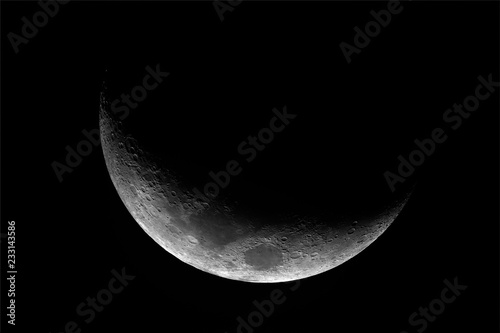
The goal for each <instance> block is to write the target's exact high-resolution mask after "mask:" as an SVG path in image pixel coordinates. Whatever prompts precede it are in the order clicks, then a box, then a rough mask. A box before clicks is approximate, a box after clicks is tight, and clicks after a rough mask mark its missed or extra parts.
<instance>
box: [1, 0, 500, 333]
mask: <svg viewBox="0 0 500 333" xmlns="http://www.w3.org/2000/svg"><path fill="white" fill-rule="evenodd" d="M388 4H389V5H388ZM58 6H59V9H58V12H57V13H53V15H52V16H53V17H49V18H48V21H47V23H46V24H45V25H43V26H41V27H39V28H37V30H38V31H37V32H36V33H34V32H33V31H31V33H33V36H31V37H30V38H26V39H23V42H18V43H17V44H16V42H15V41H14V42H13V40H15V39H13V38H14V37H12V36H13V34H10V33H14V34H16V35H17V36H22V34H23V32H22V27H23V24H25V21H23V19H22V18H23V17H26V19H27V20H28V21H30V22H33V15H34V14H35V13H37V12H38V11H40V10H41V7H40V5H39V4H38V3H37V2H10V1H9V2H3V1H2V4H1V31H2V43H1V46H2V47H1V83H2V92H1V108H2V113H1V116H2V121H1V124H2V128H1V139H2V145H1V154H2V156H1V162H2V164H1V167H2V168H1V177H2V180H1V184H2V188H1V190H2V195H1V198H2V203H1V209H2V211H1V213H2V215H1V223H2V234H6V233H7V232H8V231H7V226H8V223H7V222H8V221H12V220H14V221H15V224H16V230H15V232H16V243H15V246H16V269H17V275H16V295H15V302H16V303H15V304H16V317H15V323H16V325H15V326H12V325H10V324H8V323H7V321H8V320H9V317H7V312H6V307H7V306H8V302H9V299H10V297H7V295H8V287H9V285H8V283H6V281H7V280H6V278H7V277H8V274H7V273H6V271H7V270H8V269H7V265H6V263H7V246H8V242H7V238H2V239H1V249H2V252H1V253H2V256H1V259H0V262H1V263H2V280H1V281H2V284H1V288H2V289H1V298H2V307H1V308H2V310H1V311H0V313H1V316H2V318H1V322H2V331H3V330H5V331H13V332H14V331H16V332H17V331H19V332H26V331H28V330H34V329H36V330H37V331H38V332H53V333H55V332H75V333H77V332H82V333H85V332H110V331H111V332H122V331H123V332H128V331H132V332H193V333H205V332H207V333H211V332H217V333H225V332H227V333H230V332H240V333H252V332H255V333H264V332H273V333H276V332H318V333H319V332H321V333H323V332H342V333H347V332H394V333H400V332H408V333H413V332H420V333H421V332H424V331H425V332H429V333H431V332H458V331H460V332H491V331H493V330H495V331H496V329H498V322H499V302H498V295H499V289H498V286H499V283H498V281H499V270H498V263H499V258H498V253H499V249H498V235H499V230H498V225H499V224H498V223H499V219H498V202H499V196H498V184H499V179H498V170H499V164H498V152H499V147H498V142H499V140H498V139H499V138H498V124H499V119H498V110H499V92H498V90H499V89H500V87H499V86H498V83H497V82H498V81H499V78H500V76H499V66H498V59H499V29H498V28H499V24H498V23H499V21H498V13H499V4H498V3H495V2H481V3H468V2H456V3H451V2H442V3H441V2H436V3H430V2H416V1H414V2H411V3H410V2H402V3H401V4H399V5H397V4H393V3H388V2H335V1H332V2H328V1H317V2H305V1H290V2H288V1H269V2H265V1H242V2H241V3H239V4H237V5H235V6H234V7H227V8H231V10H228V11H226V12H224V13H223V18H224V20H223V21H221V20H220V17H219V15H218V13H217V11H216V9H215V7H214V4H213V3H212V2H211V1H203V2H194V1H190V2H179V1H155V2H132V1H130V2H118V1H108V2H97V1H88V2H86V1H71V2H68V3H67V4H60V5H58ZM220 6H230V5H229V4H228V3H226V2H220ZM388 6H389V7H390V8H392V10H394V11H395V12H396V11H397V13H395V14H392V15H391V19H390V22H388V23H387V24H386V26H385V27H382V28H381V29H380V31H377V32H375V33H373V37H369V38H370V40H369V42H367V43H366V44H367V45H361V46H362V47H360V46H359V45H358V47H357V48H356V51H355V52H352V53H350V54H349V58H350V59H349V62H348V61H347V59H346V56H345V54H344V53H343V51H342V48H341V47H340V45H341V43H346V44H349V45H350V46H349V47H352V48H355V47H356V43H358V44H359V43H362V41H361V40H357V41H356V40H355V35H356V34H357V30H355V27H358V28H359V29H361V30H362V31H364V29H365V25H366V24H367V23H368V22H370V21H373V20H374V16H373V14H372V13H371V11H374V13H379V12H380V11H382V10H388ZM391 6H394V7H391ZM221 8H222V7H221ZM28 30H29V28H28ZM26 32H27V33H29V32H30V31H25V33H26ZM23 38H24V37H23ZM361 39H362V38H361ZM18 41H19V40H18ZM13 44H16V45H17V46H16V47H17V48H18V52H15V50H14V49H15V47H13ZM346 44H343V45H344V46H345V45H346ZM147 66H150V67H151V68H156V66H159V68H161V70H162V71H165V72H168V73H169V75H168V76H167V77H165V78H164V79H163V82H161V83H160V84H159V85H158V87H157V88H155V89H153V90H151V91H149V92H148V97H147V98H146V99H145V100H144V101H143V102H141V103H139V106H138V107H135V108H130V110H129V116H128V118H127V119H126V122H128V123H127V124H128V126H130V128H132V129H133V131H135V133H136V135H137V137H138V138H140V139H141V140H143V141H144V142H147V143H148V144H149V145H150V147H152V149H154V150H158V151H161V152H162V153H164V154H165V156H169V154H170V155H173V156H174V155H175V156H176V157H180V158H182V159H184V160H186V161H188V162H189V163H190V164H192V165H198V166H201V167H202V168H205V169H206V170H220V169H222V168H223V167H224V165H225V163H226V162H227V161H229V160H231V159H233V158H236V157H237V156H238V151H237V147H238V144H239V143H240V142H241V141H242V140H244V139H245V138H246V137H247V136H248V135H251V134H256V133H257V132H258V131H259V129H261V128H262V127H264V126H267V124H268V122H269V119H270V117H271V116H272V109H273V108H277V109H280V110H281V109H282V108H283V107H284V106H286V108H287V110H288V111H289V112H290V113H292V114H296V115H297V117H296V118H295V119H294V120H293V121H292V122H291V124H290V125H289V126H287V127H286V129H285V130H284V131H283V132H281V133H279V135H276V138H275V139H274V141H273V142H272V143H270V144H269V146H268V147H267V146H266V149H264V150H263V151H262V152H259V154H258V155H257V157H256V158H255V161H253V162H251V163H248V165H244V166H243V172H242V175H241V176H238V177H237V178H235V179H234V184H235V185H234V186H235V188H236V187H237V186H240V187H239V188H240V189H241V188H245V187H244V186H243V185H242V184H255V185H257V186H263V187H266V188H269V189H270V191H271V190H272V191H276V192H277V193H279V192H281V193H287V194H291V195H293V197H294V200H296V201H297V202H302V203H304V204H306V205H311V206H315V207H320V208H321V209H322V210H328V211H332V212H335V213H338V214H345V213H346V212H353V211H355V212H359V213H363V212H368V211H370V209H375V208H376V207H379V206H380V205H383V204H385V203H387V202H389V201H391V200H393V198H394V197H397V196H398V195H401V194H402V193H404V191H405V190H406V189H407V188H408V187H409V186H411V185H413V184H415V189H414V192H413V194H412V196H411V198H410V200H409V202H408V204H407V206H406V207H405V208H404V209H403V211H402V213H401V214H400V216H399V217H398V218H397V219H396V220H395V222H394V223H393V224H392V225H391V226H390V227H389V228H388V229H387V231H386V232H385V233H384V234H382V235H381V236H380V237H379V238H378V240H376V241H375V242H374V243H373V244H372V245H370V246H369V247H368V248H367V249H366V250H364V251H363V252H361V253H360V254H359V255H357V256H355V257H354V258H352V259H351V260H349V261H347V262H346V263H344V264H342V265H341V266H339V267H337V268H335V269H333V270H330V271H327V272H325V273H323V274H320V275H317V276H313V277H310V278H307V279H303V280H301V281H300V283H278V284H253V283H245V282H239V281H233V280H227V279H223V278H221V277H218V276H214V275H211V274H208V273H205V272H202V271H200V270H198V269H196V268H194V267H191V266H189V265H187V264H185V263H183V262H181V261H180V260H178V259H176V258H175V257H174V256H172V255H170V254H169V253H167V252H166V251H164V250H163V249H162V248H161V247H160V246H159V245H158V244H156V243H155V242H154V241H153V240H152V239H151V238H150V237H149V236H148V235H147V234H146V233H144V232H143V231H142V229H141V228H140V226H139V225H138V224H137V223H136V222H135V220H134V218H133V217H132V216H131V214H130V213H129V212H128V211H127V210H126V208H125V206H124V205H123V203H122V201H121V200H120V198H119V196H118V194H117V191H116V189H115V188H114V186H113V184H112V182H111V179H110V176H109V173H108V171H107V169H106V165H105V161H104V157H103V153H102V150H101V147H100V144H99V143H98V144H97V145H92V152H91V153H90V154H89V155H88V156H84V157H83V158H82V159H81V161H79V162H77V163H76V164H77V165H76V166H74V167H72V168H71V172H64V173H62V174H60V177H58V176H57V174H56V172H55V171H54V165H55V164H54V162H55V161H56V162H58V163H60V165H66V164H67V161H65V159H66V154H67V150H66V147H67V146H69V147H71V148H73V149H76V147H77V145H78V144H79V142H81V141H82V140H85V136H84V134H83V132H82V131H84V130H85V131H89V132H91V131H93V130H95V129H97V128H98V126H99V98H100V93H101V91H102V86H103V81H104V80H107V81H106V82H107V84H108V86H109V89H110V90H111V92H112V93H114V94H116V96H118V95H119V93H120V92H129V91H130V89H131V88H132V87H134V86H136V85H138V84H141V83H142V80H143V77H144V75H145V74H146V73H147V70H146V69H145V68H146V67H147ZM480 77H481V79H479V78H480ZM488 80H490V81H491V82H492V83H490V84H489V85H487V84H486V85H485V82H486V81H488ZM478 85H482V88H477V87H478ZM478 89H479V90H478ZM478 91H479V94H480V96H484V97H482V98H483V100H481V101H479V103H478V107H477V109H476V110H475V111H471V112H469V111H467V110H466V109H465V107H463V108H462V110H461V111H458V109H456V108H455V106H454V104H462V103H464V100H465V99H466V98H467V97H468V96H478ZM473 100H474V99H470V98H469V99H468V101H469V102H470V101H473ZM471 103H472V102H471ZM450 109H451V111H448V110H450ZM437 128H439V129H442V133H441V132H439V130H437V132H436V129H437ZM432 133H435V134H434V135H435V137H438V138H439V139H441V140H442V141H443V142H442V143H436V144H435V149H434V152H433V153H432V154H430V156H426V157H425V160H424V161H423V163H422V164H421V165H419V166H417V167H415V168H414V170H413V171H411V172H408V175H407V176H405V177H406V180H405V182H404V183H401V182H398V183H396V185H395V191H394V193H393V192H391V189H390V187H389V186H388V184H387V181H386V179H385V178H384V173H385V172H386V171H390V172H392V173H393V174H395V175H396V174H398V165H399V164H400V160H399V159H398V156H400V155H401V156H402V157H403V158H405V159H409V155H410V154H411V153H412V152H413V151H415V150H416V149H417V148H418V146H417V144H416V143H415V140H419V142H422V141H425V140H428V139H430V138H432V136H433V134H432ZM436 133H437V134H436ZM444 138H445V139H444ZM426 142H428V141H426ZM58 165H59V164H58ZM196 177H199V181H200V182H203V181H204V180H207V179H208V178H207V173H205V172H204V173H202V174H198V175H197V176H196ZM60 180H62V181H60ZM273 193H275V192H273ZM247 194H248V193H247ZM248 195H252V196H260V195H262V197H264V195H265V194H259V193H258V192H249V194H248ZM276 200H278V199H276ZM113 272H114V273H113ZM123 272H125V273H126V275H128V276H129V280H128V281H124V284H126V285H125V286H123V288H119V287H118V285H119V283H118V282H117V283H116V284H115V285H112V286H111V287H110V285H109V282H110V280H111V279H112V278H113V277H114V276H115V275H116V274H118V275H119V274H122V273H123ZM455 279H456V280H457V281H458V284H460V285H466V286H467V288H466V289H465V290H462V291H457V293H458V292H460V295H459V296H457V297H456V298H455V299H454V300H453V301H450V302H449V303H448V304H446V305H445V309H444V311H443V312H442V313H440V314H438V315H435V316H434V315H432V314H430V315H429V316H430V317H429V318H430V319H422V318H425V316H423V315H421V314H418V313H419V311H420V310H419V308H420V307H423V308H428V307H429V304H430V303H431V304H434V305H435V304H437V302H438V301H435V300H440V299H443V298H442V297H443V296H442V295H443V294H442V291H443V289H444V288H446V287H447V285H446V283H445V282H444V281H445V280H448V281H449V283H452V284H453V281H454V280H455ZM112 288H114V289H115V290H118V289H119V291H118V292H117V293H116V294H114V295H113V298H112V300H111V301H110V302H109V303H108V304H106V305H103V306H102V307H99V306H97V307H96V310H89V309H91V307H90V306H89V305H87V298H88V297H90V298H93V297H96V295H97V294H98V293H99V292H101V290H103V289H112ZM276 290H278V291H276ZM280 292H281V293H282V296H281V297H282V298H281V302H280V304H276V305H274V309H273V310H272V311H271V313H269V316H265V315H262V316H261V317H259V315H254V317H252V315H251V314H252V313H254V312H255V311H257V307H258V306H256V305H255V304H256V303H259V304H261V303H262V302H264V303H265V304H267V303H266V302H267V301H268V300H270V299H271V296H270V295H271V294H273V295H275V294H276V293H280ZM101 295H102V293H101ZM445 295H446V296H448V297H451V295H452V294H446V293H445ZM446 296H445V297H446ZM82 303H85V304H84V305H82ZM78 308H79V309H80V311H78V310H77V309H78ZM97 309H99V310H101V311H97ZM7 311H8V309H7ZM82 311H84V313H85V314H83V315H82ZM85 311H86V312H85ZM261 312H262V311H261ZM414 312H416V313H417V315H414V316H413V319H414V321H413V323H414V324H413V325H412V324H411V322H409V317H411V316H412V314H413V313H414ZM249 315H250V317H252V318H254V319H250V321H252V320H254V321H255V320H258V318H262V323H258V324H256V325H254V326H255V327H252V326H251V325H250V324H248V322H249ZM238 318H240V319H238ZM255 318H257V319H255ZM242 321H244V322H245V323H246V324H245V325H248V326H245V325H242V324H241V322H242ZM72 322H74V323H72ZM239 326H240V328H238V327H239Z"/></svg>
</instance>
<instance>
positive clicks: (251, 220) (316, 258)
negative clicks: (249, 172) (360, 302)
mask: <svg viewBox="0 0 500 333" xmlns="http://www.w3.org/2000/svg"><path fill="white" fill-rule="evenodd" d="M110 104H111V103H110V100H109V99H108V98H107V97H106V94H105V93H104V92H103V93H102V94H101V105H100V116H99V126H100V135H101V143H102V150H103V154H104V159H105V162H106V166H107V169H108V171H109V175H110V177H111V180H112V182H113V184H114V187H115V188H116V191H117V192H118V195H119V196H120V198H121V200H122V201H123V203H124V204H125V206H126V208H127V209H128V211H129V212H130V214H131V215H132V216H133V217H134V219H135V221H136V222H137V223H138V224H139V225H140V226H141V227H142V229H143V230H144V231H145V232H146V233H147V234H148V235H149V236H150V237H151V238H152V239H154V240H155V242H156V243H158V244H159V245H160V246H161V247H163V248H164V249H165V250H166V251H167V252H169V253H170V254H172V255H173V256H175V257H176V258H178V259H179V260H181V261H183V262H185V263H186V264H189V265H191V266H193V267H196V268H198V269H200V270H202V271H205V272H208V273H210V274H214V275H217V276H220V277H223V278H227V279H232V280H239V281H246V282H255V283H270V282H286V281H292V280H297V279H303V278H307V277H310V276H314V275H317V274H320V273H323V272H325V271H328V270H331V269H332V268H335V267H337V266H339V265H341V264H342V263H344V262H346V261H347V260H349V259H350V258H352V257H354V256H355V255H357V254H358V253H360V252H361V251H363V250H364V249H365V248H366V247H367V246H369V245H370V244H371V243H373V242H374V241H375V240H376V239H377V238H378V237H379V236H380V235H381V234H382V233H384V231H385V230H386V229H387V228H388V227H389V226H390V225H391V223H392V222H393V221H394V220H395V219H396V217H397V216H398V214H399V213H400V212H401V210H402V209H403V207H404V206H405V204H406V203H407V201H408V199H409V197H410V195H411V193H410V192H408V193H407V194H405V195H403V197H402V198H400V199H398V200H396V201H394V202H393V203H392V204H390V205H389V206H387V207H384V208H382V209H381V210H380V212H378V213H377V214H375V215H372V216H370V217H365V218H361V219H356V220H354V219H353V218H344V219H341V220H339V221H333V222H334V223H332V221H329V220H328V218H326V217H321V216H320V215H319V214H317V213H315V212H309V213H308V214H305V213H292V212H290V213H283V214H280V215H273V216H257V215H255V216H252V215H246V214H243V213H242V212H241V210H239V207H238V205H237V204H236V203H235V202H227V201H225V200H223V199H219V198H215V199H213V200H211V199H209V201H203V200H201V199H200V198H199V197H197V196H196V194H195V193H193V191H192V187H188V186H187V184H186V182H185V180H184V179H182V177H181V176H180V174H179V173H178V172H176V170H174V168H171V167H170V166H169V165H168V164H165V163H164V162H163V161H161V160H159V158H158V157H157V156H156V155H154V154H151V153H149V152H148V151H146V150H145V149H144V148H143V147H141V145H140V144H139V143H138V142H137V140H136V139H135V138H134V137H132V136H131V135H130V134H128V133H127V132H126V130H125V127H124V126H123V124H122V122H121V121H120V120H119V119H117V117H116V115H114V114H113V112H111V110H110ZM205 199H206V198H205Z"/></svg>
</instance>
